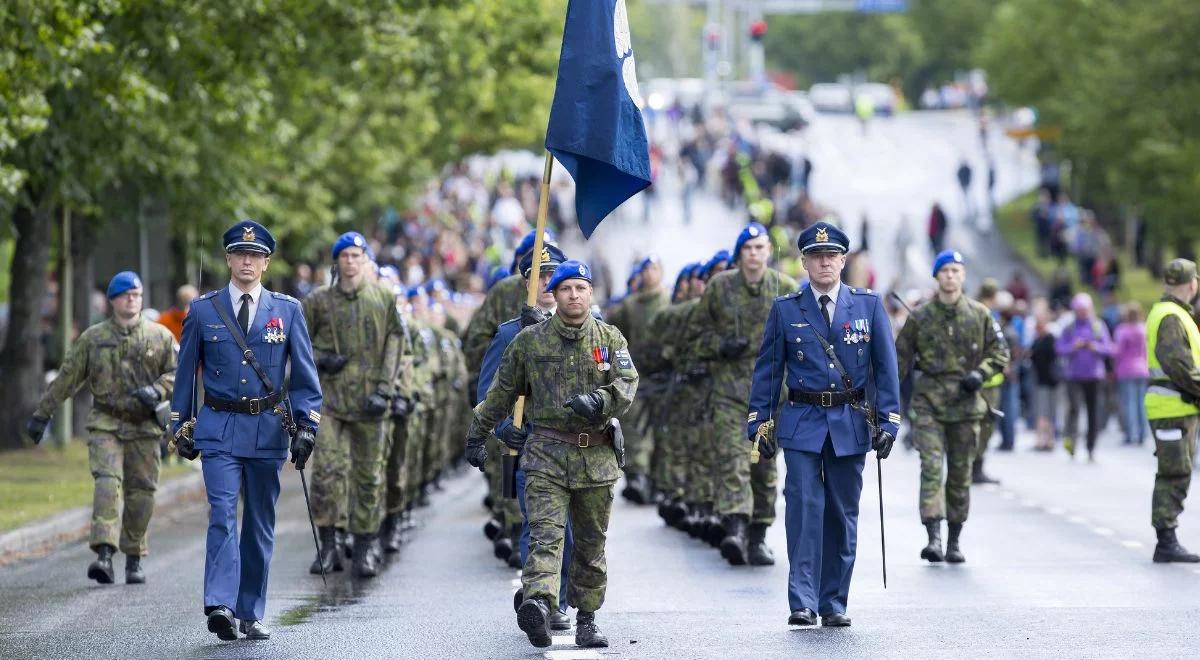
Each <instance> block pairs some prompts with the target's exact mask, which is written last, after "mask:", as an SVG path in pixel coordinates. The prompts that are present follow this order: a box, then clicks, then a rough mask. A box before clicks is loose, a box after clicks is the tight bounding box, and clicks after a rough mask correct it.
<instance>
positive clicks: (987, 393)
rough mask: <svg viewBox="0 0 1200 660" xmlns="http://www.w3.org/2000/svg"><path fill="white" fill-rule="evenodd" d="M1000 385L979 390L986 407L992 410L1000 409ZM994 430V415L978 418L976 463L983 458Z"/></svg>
mask: <svg viewBox="0 0 1200 660" xmlns="http://www.w3.org/2000/svg"><path fill="white" fill-rule="evenodd" d="M1000 389H1001V388H1000V387H999V386H997V387H985V388H983V389H982V390H980V392H979V393H980V394H982V395H983V400H984V401H987V404H988V407H989V408H991V409H993V410H999V409H1000ZM995 432H996V417H995V415H992V414H990V413H989V414H987V415H984V416H983V419H981V420H979V438H978V440H977V441H976V443H975V459H974V462H975V463H978V462H979V461H982V460H983V455H984V453H985V452H987V448H988V445H989V444H991V442H992V434H993V433H995Z"/></svg>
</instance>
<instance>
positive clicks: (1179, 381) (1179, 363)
mask: <svg viewBox="0 0 1200 660" xmlns="http://www.w3.org/2000/svg"><path fill="white" fill-rule="evenodd" d="M1162 301H1163V302H1173V303H1175V304H1176V305H1179V306H1180V307H1182V308H1183V309H1184V311H1186V312H1187V313H1188V314H1189V315H1192V314H1194V312H1193V310H1192V306H1191V305H1189V304H1187V303H1185V302H1183V301H1181V300H1178V299H1176V298H1174V297H1172V296H1169V295H1164V296H1163V297H1162ZM1154 356H1155V357H1156V358H1158V363H1159V365H1161V366H1162V370H1163V371H1164V372H1166V374H1167V377H1168V378H1170V379H1171V384H1172V385H1174V386H1175V388H1176V389H1178V390H1179V391H1180V392H1183V393H1184V394H1185V396H1187V397H1191V398H1193V399H1200V365H1198V364H1196V363H1195V362H1194V361H1193V360H1192V349H1191V344H1190V343H1189V342H1188V336H1187V330H1186V329H1185V328H1184V327H1183V324H1182V323H1180V322H1179V319H1177V318H1175V317H1174V316H1172V315H1170V314H1168V315H1167V316H1165V317H1163V320H1162V322H1161V323H1159V324H1158V339H1157V340H1156V341H1155V343H1154Z"/></svg>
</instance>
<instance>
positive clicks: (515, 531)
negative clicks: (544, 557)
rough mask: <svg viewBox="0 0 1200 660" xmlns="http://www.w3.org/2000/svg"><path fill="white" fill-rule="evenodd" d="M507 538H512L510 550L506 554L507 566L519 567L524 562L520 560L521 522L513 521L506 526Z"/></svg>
mask: <svg viewBox="0 0 1200 660" xmlns="http://www.w3.org/2000/svg"><path fill="white" fill-rule="evenodd" d="M508 538H509V539H511V540H512V552H510V553H509V554H508V559H507V561H508V567H509V568H521V567H522V566H524V562H522V561H521V523H514V524H513V526H512V527H509V528H508Z"/></svg>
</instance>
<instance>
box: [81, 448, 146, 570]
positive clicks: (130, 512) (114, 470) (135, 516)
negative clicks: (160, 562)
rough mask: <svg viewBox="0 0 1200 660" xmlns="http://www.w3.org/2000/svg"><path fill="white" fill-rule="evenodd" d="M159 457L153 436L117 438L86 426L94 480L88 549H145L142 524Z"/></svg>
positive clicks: (130, 552)
mask: <svg viewBox="0 0 1200 660" xmlns="http://www.w3.org/2000/svg"><path fill="white" fill-rule="evenodd" d="M161 456H162V455H161V454H160V453H159V448H158V437H157V436H156V437H150V438H130V439H128V440H121V439H119V438H117V436H116V435H114V434H112V433H105V432H103V431H92V433H91V436H90V437H89V438H88V467H89V468H90V469H91V471H92V478H93V479H95V482H96V483H95V487H94V489H93V491H92V533H91V537H90V539H89V541H88V545H90V546H91V547H92V549H93V550H95V549H96V548H98V547H100V546H102V545H110V546H113V547H114V548H119V549H120V550H121V552H123V553H125V554H127V555H134V556H139V557H140V556H142V555H146V554H149V550H148V549H147V546H146V529H147V528H148V527H149V526H150V516H151V514H153V513H154V491H155V489H157V487H158V471H159V468H160V467H161V466H162V457H161ZM122 505H124V510H122ZM118 517H119V518H120V522H119V523H118ZM118 526H119V528H120V540H119V541H118V535H117V529H118Z"/></svg>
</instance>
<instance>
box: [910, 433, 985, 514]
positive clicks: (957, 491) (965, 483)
mask: <svg viewBox="0 0 1200 660" xmlns="http://www.w3.org/2000/svg"><path fill="white" fill-rule="evenodd" d="M978 436H979V422H952V423H946V424H943V423H940V422H938V421H937V420H935V419H933V417H931V416H930V415H927V414H920V413H918V414H917V415H915V416H914V420H913V428H912V439H913V446H914V447H916V449H917V452H919V453H920V454H921V488H920V497H921V502H920V508H921V522H935V521H939V520H942V519H943V518H944V519H946V520H948V521H949V522H951V523H964V522H966V521H967V513H968V512H969V510H970V508H971V462H972V461H973V460H975V450H976V446H977V442H978ZM943 479H944V480H945V482H944V484H943Z"/></svg>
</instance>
